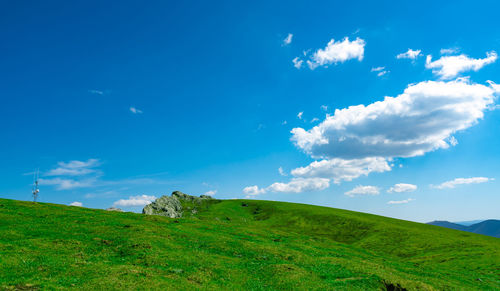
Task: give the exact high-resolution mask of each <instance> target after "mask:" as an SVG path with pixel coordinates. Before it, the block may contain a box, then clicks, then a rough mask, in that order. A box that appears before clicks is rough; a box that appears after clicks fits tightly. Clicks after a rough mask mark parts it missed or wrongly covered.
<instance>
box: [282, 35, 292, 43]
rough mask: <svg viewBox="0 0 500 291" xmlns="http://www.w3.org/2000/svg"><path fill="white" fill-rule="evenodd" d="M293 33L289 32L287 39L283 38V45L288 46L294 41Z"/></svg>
mask: <svg viewBox="0 0 500 291" xmlns="http://www.w3.org/2000/svg"><path fill="white" fill-rule="evenodd" d="M292 38H293V34H291V33H289V34H288V35H287V36H286V37H285V39H283V46H287V45H289V44H291V43H292Z"/></svg>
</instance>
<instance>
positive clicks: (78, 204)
mask: <svg viewBox="0 0 500 291" xmlns="http://www.w3.org/2000/svg"><path fill="white" fill-rule="evenodd" d="M69 206H78V207H82V206H83V203H82V202H78V201H75V202H71V203H70V204H69Z"/></svg>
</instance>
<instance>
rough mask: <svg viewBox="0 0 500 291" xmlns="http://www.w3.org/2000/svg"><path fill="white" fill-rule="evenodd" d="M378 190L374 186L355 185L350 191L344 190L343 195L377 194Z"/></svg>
mask: <svg viewBox="0 0 500 291" xmlns="http://www.w3.org/2000/svg"><path fill="white" fill-rule="evenodd" d="M379 193H380V190H379V189H378V187H375V186H361V185H359V186H357V187H355V188H354V189H352V190H351V191H347V192H345V195H347V196H350V197H354V196H356V195H378V194H379Z"/></svg>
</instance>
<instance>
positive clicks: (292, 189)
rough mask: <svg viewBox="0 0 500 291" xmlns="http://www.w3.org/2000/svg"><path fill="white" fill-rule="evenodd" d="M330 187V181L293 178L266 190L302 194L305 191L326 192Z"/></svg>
mask: <svg viewBox="0 0 500 291" xmlns="http://www.w3.org/2000/svg"><path fill="white" fill-rule="evenodd" d="M329 186H330V179H324V178H292V180H291V181H290V182H288V183H273V184H272V185H270V186H269V187H267V188H266V190H267V191H272V192H286V193H300V192H304V191H315V190H324V189H326V188H328V187H329Z"/></svg>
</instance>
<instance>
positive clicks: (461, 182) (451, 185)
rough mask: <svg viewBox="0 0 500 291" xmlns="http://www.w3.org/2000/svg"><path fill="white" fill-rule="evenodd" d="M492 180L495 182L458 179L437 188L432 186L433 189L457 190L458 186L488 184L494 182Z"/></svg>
mask: <svg viewBox="0 0 500 291" xmlns="http://www.w3.org/2000/svg"><path fill="white" fill-rule="evenodd" d="M492 180H494V179H493V178H486V177H473V178H456V179H454V180H451V181H446V182H444V183H441V184H439V185H437V186H432V187H433V188H436V189H451V188H455V187H456V186H458V185H466V184H479V183H486V182H488V181H492Z"/></svg>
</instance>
